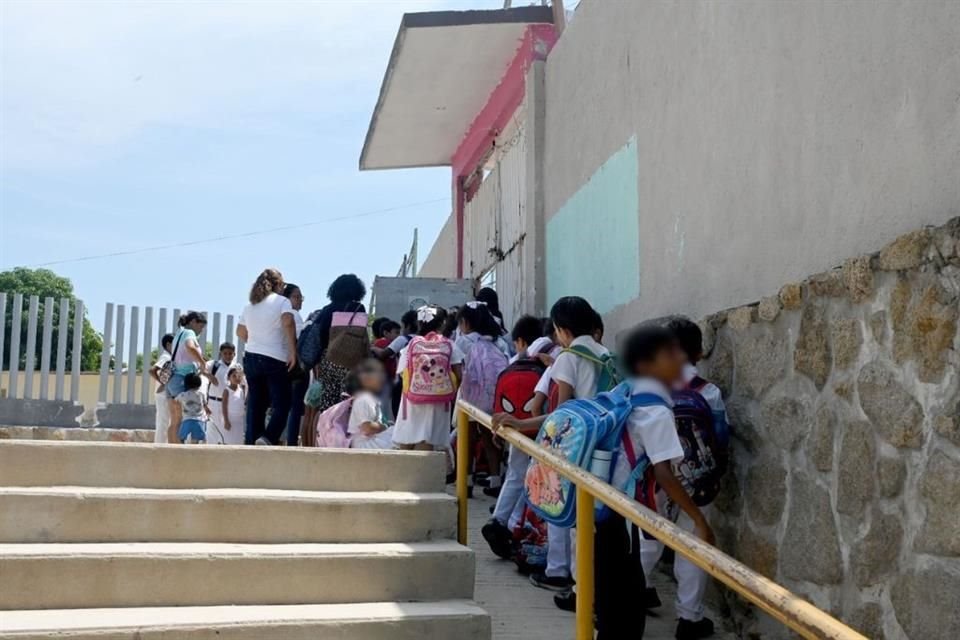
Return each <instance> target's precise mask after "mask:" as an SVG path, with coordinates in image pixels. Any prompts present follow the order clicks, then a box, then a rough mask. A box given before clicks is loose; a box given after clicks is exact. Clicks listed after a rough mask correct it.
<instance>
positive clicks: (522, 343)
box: [513, 338, 530, 353]
mask: <svg viewBox="0 0 960 640" xmlns="http://www.w3.org/2000/svg"><path fill="white" fill-rule="evenodd" d="M529 346H530V345H528V344H527V341H526V340H524V339H523V338H517V339H516V340H514V341H513V348H514V350H515V351H516V352H517V353H523V352H524V351H526V350H527V348H528V347H529Z"/></svg>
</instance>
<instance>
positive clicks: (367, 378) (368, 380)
mask: <svg viewBox="0 0 960 640" xmlns="http://www.w3.org/2000/svg"><path fill="white" fill-rule="evenodd" d="M385 378H386V376H385V374H384V372H383V367H370V368H369V369H366V370H364V371H363V373H361V374H360V385H361V386H362V387H363V389H364V391H369V392H370V393H372V394H374V395H380V392H381V391H383V385H384V383H385Z"/></svg>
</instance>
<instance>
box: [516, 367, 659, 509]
mask: <svg viewBox="0 0 960 640" xmlns="http://www.w3.org/2000/svg"><path fill="white" fill-rule="evenodd" d="M654 402H656V403H658V404H664V405H665V404H666V403H665V402H664V401H663V399H661V398H660V397H659V396H656V395H654V394H638V395H636V396H632V395H631V388H630V384H629V383H626V382H624V383H621V384H619V385H617V386H616V387H614V389H613V390H611V391H609V392H606V393H600V394H598V395H597V396H596V397H595V398H592V399H577V400H568V401H567V402H564V403H563V404H562V405H560V406H559V407H558V408H557V409H556V410H555V411H554V412H553V413H551V414H550V415H549V416H547V418H546V420H545V421H544V423H543V425H542V426H541V427H540V432H539V433H538V434H537V444H539V445H540V446H541V447H544V448H546V449H549V450H550V451H552V452H553V453H555V454H557V455H559V456H560V457H562V458H564V459H565V460H567V461H569V462H570V463H572V464H575V465H577V466H578V467H580V468H582V469H586V470H588V471H590V472H591V473H593V474H594V475H596V476H597V477H599V478H600V479H601V480H603V481H605V482H609V481H610V473H611V469H612V468H613V466H612V464H611V462H612V457H613V452H614V451H615V449H616V448H617V446H618V445H619V442H620V440H621V438H622V437H623V434H624V433H625V429H624V426H625V425H626V423H627V418H628V417H629V416H630V412H631V411H633V409H634V407H637V406H645V405H647V404H652V403H654ZM524 497H525V498H526V500H527V502H528V503H529V504H530V507H531V508H532V509H533V511H534V512H535V513H536V514H537V515H538V516H540V517H541V518H542V519H543V520H546V521H547V522H549V523H551V524H555V525H557V526H560V527H571V526H573V524H574V523H575V521H576V516H577V509H576V486H574V484H573V483H572V482H571V481H569V480H567V479H566V478H564V477H563V476H561V475H560V474H559V473H557V472H556V471H555V470H553V469H551V468H550V467H549V466H547V465H544V464H540V463H539V462H538V461H537V460H535V459H534V460H531V461H530V466H529V467H527V474H526V478H525V479H524ZM598 506H599V505H598ZM598 510H599V509H598Z"/></svg>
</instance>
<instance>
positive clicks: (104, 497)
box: [0, 487, 457, 543]
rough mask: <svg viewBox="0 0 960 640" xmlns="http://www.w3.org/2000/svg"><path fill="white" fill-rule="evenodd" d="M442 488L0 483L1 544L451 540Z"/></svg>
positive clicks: (453, 508)
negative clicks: (364, 489)
mask: <svg viewBox="0 0 960 640" xmlns="http://www.w3.org/2000/svg"><path fill="white" fill-rule="evenodd" d="M456 519H457V504H456V500H455V499H454V498H453V497H452V496H449V495H447V494H445V493H419V494H418V493H411V492H403V491H369V492H361V491H350V492H346V491H344V492H340V491H278V490H275V489H198V490H186V489H127V488H122V487H0V542H8V543H13V542H34V543H37V542H247V543H297V542H416V541H421V540H437V539H453V538H454V537H455V534H456Z"/></svg>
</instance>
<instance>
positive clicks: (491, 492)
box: [483, 487, 500, 498]
mask: <svg viewBox="0 0 960 640" xmlns="http://www.w3.org/2000/svg"><path fill="white" fill-rule="evenodd" d="M483 495H485V496H488V497H490V498H499V497H500V487H484V488H483Z"/></svg>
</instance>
